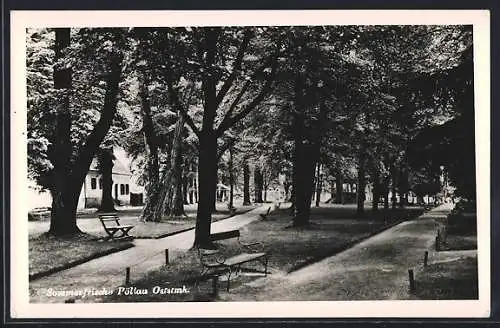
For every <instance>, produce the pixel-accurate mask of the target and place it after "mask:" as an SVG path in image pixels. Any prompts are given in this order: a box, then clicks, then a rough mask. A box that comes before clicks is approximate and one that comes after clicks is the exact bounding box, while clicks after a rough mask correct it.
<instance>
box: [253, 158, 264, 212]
mask: <svg viewBox="0 0 500 328" xmlns="http://www.w3.org/2000/svg"><path fill="white" fill-rule="evenodd" d="M253 177H254V180H253V181H254V188H255V203H262V202H263V200H262V189H263V188H262V184H263V181H262V173H261V171H260V168H258V167H256V168H255V169H254V172H253Z"/></svg>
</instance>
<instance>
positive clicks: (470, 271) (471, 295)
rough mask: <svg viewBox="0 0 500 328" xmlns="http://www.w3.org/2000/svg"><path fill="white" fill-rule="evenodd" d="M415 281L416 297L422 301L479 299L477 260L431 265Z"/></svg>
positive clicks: (459, 260) (460, 260) (470, 259)
mask: <svg viewBox="0 0 500 328" xmlns="http://www.w3.org/2000/svg"><path fill="white" fill-rule="evenodd" d="M415 280H416V282H415V285H416V292H415V296H417V297H418V298H420V299H424V300H459V299H460V300H463V299H478V269H477V258H471V257H469V258H462V259H458V260H454V261H449V262H443V263H435V264H431V265H429V266H427V267H425V268H423V270H422V271H421V272H420V273H419V274H418V276H416V277H415Z"/></svg>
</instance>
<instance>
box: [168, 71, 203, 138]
mask: <svg viewBox="0 0 500 328" xmlns="http://www.w3.org/2000/svg"><path fill="white" fill-rule="evenodd" d="M167 86H168V94H169V96H170V98H171V100H172V103H173V105H174V108H175V109H176V110H177V111H178V112H179V113H180V114H181V115H182V117H183V118H184V120H185V121H186V123H187V125H188V126H189V127H190V128H191V130H192V131H193V132H194V134H196V136H197V137H198V138H199V137H200V130H198V128H196V125H195V124H194V121H193V119H192V118H191V116H189V114H188V113H187V111H186V109H185V108H184V106H182V104H181V102H180V100H179V92H178V91H177V90H176V89H175V88H174V86H173V85H172V81H170V80H169V79H167Z"/></svg>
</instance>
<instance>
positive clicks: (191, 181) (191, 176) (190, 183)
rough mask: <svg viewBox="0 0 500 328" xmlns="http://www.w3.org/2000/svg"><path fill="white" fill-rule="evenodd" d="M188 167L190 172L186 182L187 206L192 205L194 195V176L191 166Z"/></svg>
mask: <svg viewBox="0 0 500 328" xmlns="http://www.w3.org/2000/svg"><path fill="white" fill-rule="evenodd" d="M189 167H190V171H189V175H188V177H187V180H188V189H189V192H188V196H189V204H194V193H195V184H194V180H195V175H194V170H193V164H192V163H190V164H189Z"/></svg>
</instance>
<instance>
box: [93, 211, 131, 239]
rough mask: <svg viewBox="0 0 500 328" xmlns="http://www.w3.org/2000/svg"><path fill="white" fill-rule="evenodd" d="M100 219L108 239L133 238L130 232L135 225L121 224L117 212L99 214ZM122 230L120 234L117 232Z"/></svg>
mask: <svg viewBox="0 0 500 328" xmlns="http://www.w3.org/2000/svg"><path fill="white" fill-rule="evenodd" d="M99 220H100V221H101V223H102V226H103V228H104V230H105V231H106V233H107V234H108V236H107V237H106V240H124V239H132V238H133V237H132V236H130V235H129V234H128V232H129V231H130V230H131V229H132V228H133V227H134V226H133V225H121V224H120V219H119V218H118V215H116V214H109V213H108V214H99ZM118 232H120V233H119V234H118V235H117V233H118Z"/></svg>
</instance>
